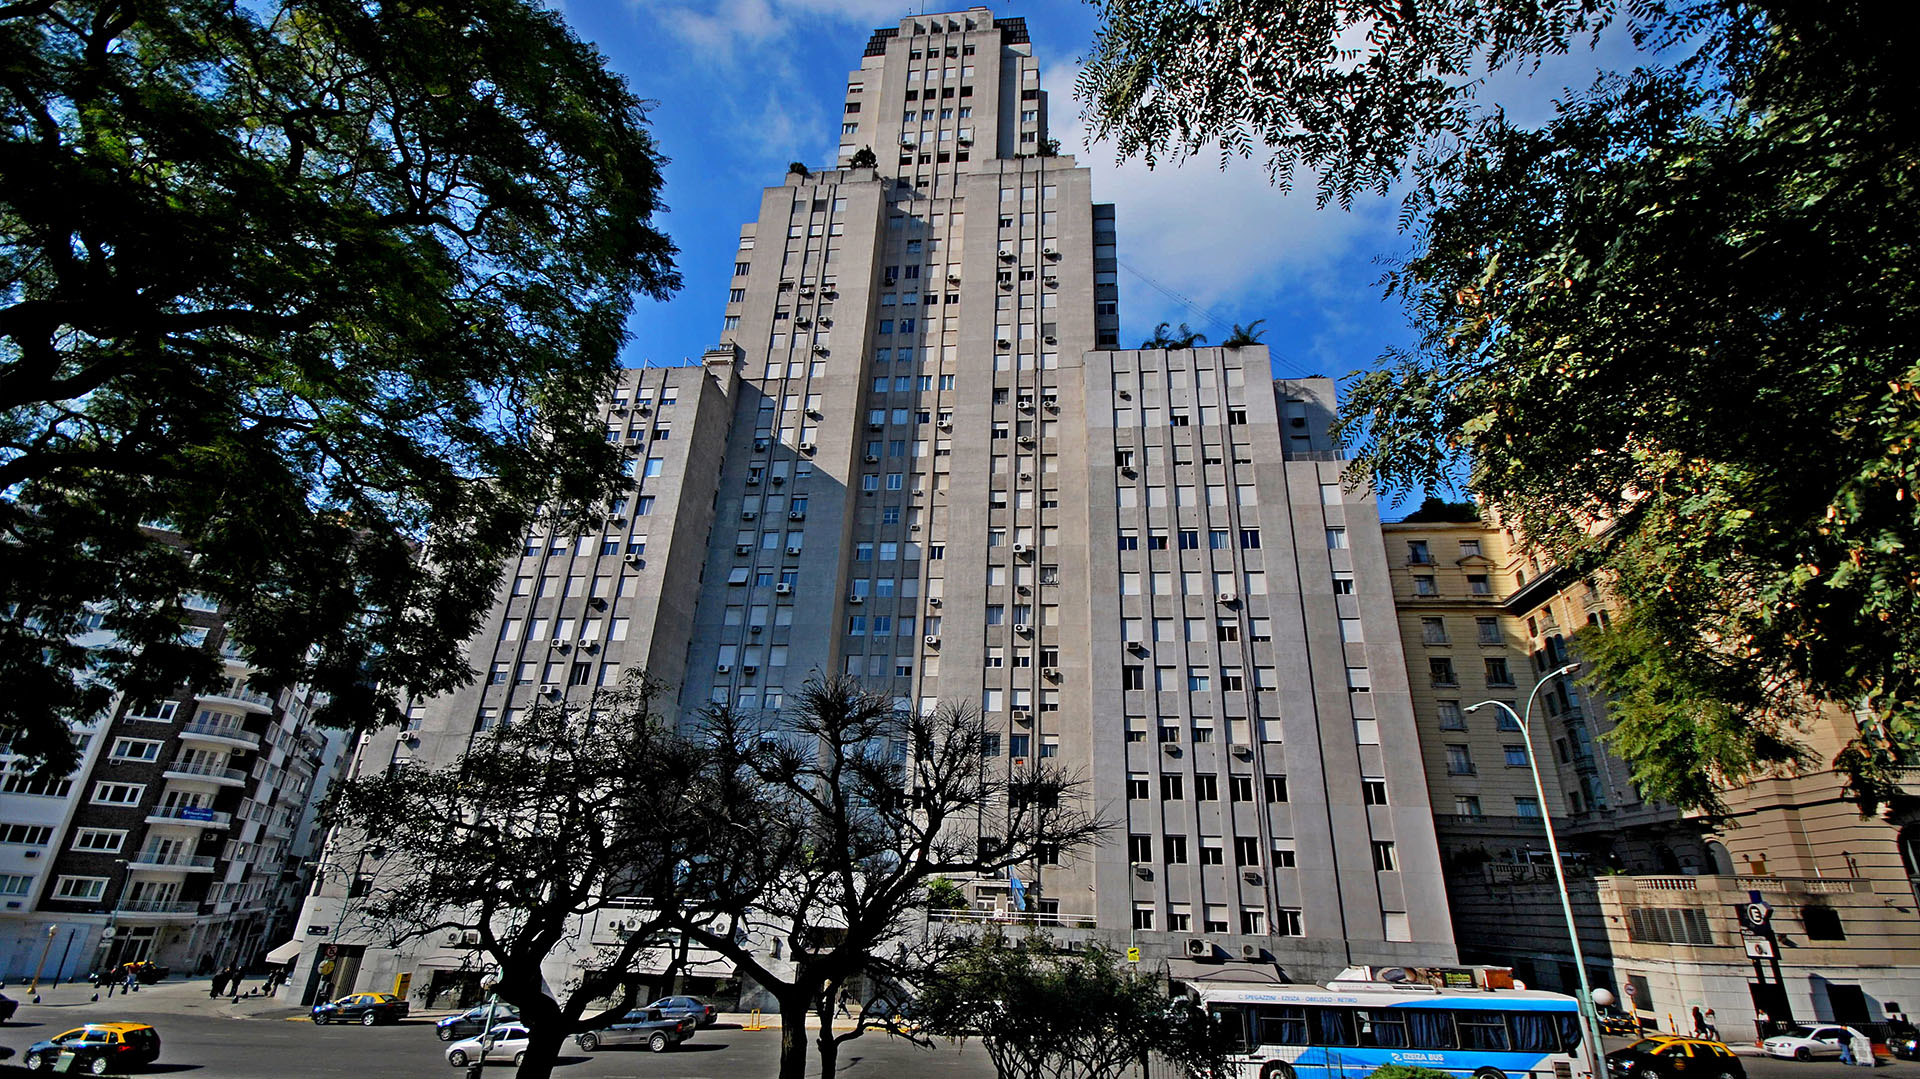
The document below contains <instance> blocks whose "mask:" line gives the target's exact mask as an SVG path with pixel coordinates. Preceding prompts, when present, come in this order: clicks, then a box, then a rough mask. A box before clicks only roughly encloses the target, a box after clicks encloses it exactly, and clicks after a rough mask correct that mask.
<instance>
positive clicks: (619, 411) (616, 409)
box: [613, 405, 627, 416]
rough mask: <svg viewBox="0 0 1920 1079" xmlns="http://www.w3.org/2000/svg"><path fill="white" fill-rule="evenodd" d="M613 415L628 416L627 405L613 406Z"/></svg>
mask: <svg viewBox="0 0 1920 1079" xmlns="http://www.w3.org/2000/svg"><path fill="white" fill-rule="evenodd" d="M613 414H614V415H616V416H624V415H626V414H627V406H625V405H615V406H613Z"/></svg>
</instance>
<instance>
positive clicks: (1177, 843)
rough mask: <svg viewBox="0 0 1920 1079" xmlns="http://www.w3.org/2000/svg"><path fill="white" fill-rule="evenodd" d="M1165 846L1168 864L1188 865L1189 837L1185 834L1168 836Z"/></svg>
mask: <svg viewBox="0 0 1920 1079" xmlns="http://www.w3.org/2000/svg"><path fill="white" fill-rule="evenodd" d="M1163 848H1164V849H1165V851H1166V855H1167V857H1166V862H1167V864H1168V865H1186V864H1187V837H1186V836H1183V835H1170V836H1168V837H1167V838H1166V842H1165V843H1164V844H1163Z"/></svg>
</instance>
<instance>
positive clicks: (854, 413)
mask: <svg viewBox="0 0 1920 1079" xmlns="http://www.w3.org/2000/svg"><path fill="white" fill-rule="evenodd" d="M869 153H871V155H872V161H873V163H872V164H867V158H868V154H869ZM856 160H858V161H860V162H861V164H860V165H859V166H856V165H855V162H856ZM1117 246H1118V241H1117V236H1116V228H1115V220H1114V214H1113V210H1112V207H1110V206H1100V205H1096V204H1095V203H1094V202H1093V192H1092V178H1091V175H1090V173H1089V172H1088V170H1087V169H1085V168H1082V167H1080V166H1079V165H1077V164H1076V163H1075V162H1074V160H1073V159H1072V158H1070V157H1065V156H1060V155H1058V154H1057V152H1056V150H1055V146H1054V144H1053V143H1052V142H1051V141H1050V139H1049V137H1048V128H1047V98H1046V95H1045V92H1044V91H1043V90H1042V89H1041V87H1040V82H1039V67H1038V64H1037V62H1036V60H1035V59H1034V57H1033V55H1032V51H1031V48H1030V46H1029V44H1028V39H1027V32H1026V26H1025V23H1024V21H1023V20H1021V19H1017V18H1011V19H1010V18H995V17H994V16H993V14H992V13H991V12H990V11H989V10H987V9H985V8H975V9H972V10H968V11H957V12H952V13H948V14H939V15H922V16H916V17H912V18H908V19H905V20H903V21H902V22H901V23H900V24H899V25H898V26H895V27H887V28H884V29H881V30H877V31H875V32H874V34H873V36H872V37H871V38H870V39H869V40H868V42H867V45H866V49H865V53H864V55H863V57H862V59H861V62H860V66H859V67H858V69H856V70H854V71H853V72H851V73H850V74H849V76H848V78H847V82H846V86H845V97H844V114H843V126H842V136H841V146H840V152H839V161H838V163H837V167H835V168H832V169H823V170H819V171H801V170H798V169H796V170H795V171H793V172H790V173H789V175H788V176H787V177H786V179H785V182H784V183H782V184H781V185H779V186H777V187H770V188H767V189H766V190H765V191H764V192H763V193H762V195H761V199H760V207H759V213H758V215H757V217H756V219H755V220H754V221H753V222H751V223H749V224H747V225H746V226H745V227H744V228H743V229H742V230H741V234H740V240H739V247H738V250H737V253H736V254H735V257H734V277H733V281H732V286H731V291H730V293H729V296H728V298H727V304H726V307H725V310H724V315H723V323H722V329H721V333H720V338H719V343H718V344H716V345H715V346H713V347H712V348H710V349H709V350H708V351H707V353H706V355H705V357H704V360H703V363H702V365H701V367H699V368H678V369H670V370H646V371H634V372H630V373H629V377H628V379H627V380H626V382H625V383H624V384H623V386H622V388H621V389H620V390H619V391H618V392H617V393H616V395H615V397H614V399H612V400H611V401H610V402H609V403H608V406H607V409H606V414H605V418H606V422H607V433H608V438H609V439H610V440H615V441H618V442H620V443H622V444H624V445H627V446H630V447H632V451H631V452H632V455H633V458H634V461H635V481H636V487H635V489H634V491H633V492H632V494H631V496H630V497H629V498H628V499H623V500H622V502H621V503H619V504H616V505H615V506H614V507H613V513H612V514H611V521H612V524H611V525H610V526H609V530H608V531H607V532H606V533H604V534H594V535H586V536H580V535H535V536H531V537H529V539H528V541H527V546H526V548H525V551H524V554H523V556H522V557H521V558H518V559H515V560H514V562H513V563H512V564H511V565H509V566H508V567H506V569H505V571H504V574H503V587H502V589H501V595H500V599H499V604H498V606H497V608H496V611H495V615H494V618H493V619H492V621H491V622H490V624H489V625H488V626H487V627H486V628H485V629H484V630H483V631H482V633H481V634H480V635H479V636H478V637H477V638H476V640H475V642H474V645H473V653H472V654H473V661H474V664H475V666H476V669H477V670H479V671H480V672H481V674H482V678H481V681H480V683H479V684H477V685H475V686H473V687H470V688H469V689H468V690H466V691H463V692H461V693H458V694H455V695H453V696H451V697H448V698H445V699H442V700H438V701H433V702H427V703H426V704H425V705H424V707H423V708H422V709H421V712H420V719H419V724H418V729H417V730H415V731H412V732H408V733H407V734H405V735H404V736H403V739H402V740H401V741H399V742H397V743H396V742H391V741H389V742H381V743H377V744H376V745H375V746H373V747H371V748H370V752H371V753H373V754H375V755H376V756H377V755H378V754H380V753H382V752H391V753H393V754H395V755H396V758H398V757H407V756H412V755H424V756H426V757H429V758H431V759H448V758H450V757H451V756H452V755H453V754H454V753H456V752H458V750H459V749H460V748H463V747H464V746H465V745H466V743H467V741H468V740H469V739H470V738H471V737H472V735H473V733H474V732H475V731H476V730H479V729H484V728H485V727H487V726H488V725H490V724H492V723H494V722H500V721H503V720H507V719H509V718H510V717H511V715H512V714H513V710H514V709H516V708H525V707H528V706H529V704H530V703H531V702H532V701H534V700H535V699H536V697H537V696H538V695H540V694H545V695H547V696H548V697H549V698H561V697H566V696H568V695H572V694H585V693H589V692H591V689H592V687H593V686H595V685H597V684H601V683H603V682H604V681H605V680H607V679H609V678H610V677H612V676H614V675H615V674H617V673H618V672H619V671H620V670H622V669H626V668H632V667H636V666H644V667H645V668H646V669H647V670H648V671H649V672H650V673H651V674H653V675H654V676H656V677H660V678H663V679H665V680H667V681H669V682H671V683H675V684H678V685H679V687H680V697H679V713H680V715H682V716H689V715H692V714H694V713H696V712H697V711H698V710H699V709H701V708H703V707H705V706H706V705H707V704H709V703H711V702H715V701H726V702H729V703H731V704H734V705H736V706H739V707H742V708H744V709H748V710H767V711H772V712H777V711H778V709H779V708H780V707H781V706H782V704H783V702H784V699H785V697H786V695H787V694H790V693H791V692H793V691H794V690H795V689H796V688H798V687H799V686H800V685H802V684H803V683H804V682H805V681H806V680H808V679H809V678H813V677H817V676H821V675H826V674H831V673H845V674H850V675H856V676H858V677H860V678H862V679H864V680H865V681H866V682H867V683H868V684H869V685H870V686H872V687H874V688H876V689H881V690H883V691H885V692H888V693H890V694H892V695H893V696H894V697H896V698H897V699H898V700H899V701H900V703H901V706H902V707H908V708H919V707H927V706H929V705H930V704H931V703H932V702H934V701H938V700H947V699H960V700H965V701H968V702H972V703H977V705H978V706H979V708H980V709H981V711H982V713H983V714H984V717H985V721H986V725H987V726H986V734H985V737H984V738H983V739H982V746H981V754H982V766H983V767H986V768H998V769H1004V768H1011V767H1015V766H1016V765H1017V762H1020V761H1024V760H1027V759H1034V758H1049V759H1052V760H1053V762H1054V763H1057V764H1060V765H1063V766H1065V767H1067V768H1069V769H1070V770H1073V771H1076V772H1078V773H1079V774H1081V775H1082V776H1084V777H1085V778H1086V780H1087V781H1088V789H1089V792H1090V796H1091V797H1092V798H1093V799H1094V800H1095V801H1096V802H1097V803H1098V806H1099V808H1100V809H1101V810H1102V811H1103V812H1104V813H1105V814H1106V815H1107V816H1108V817H1109V818H1111V819H1113V820H1114V821H1115V822H1116V829H1115V834H1113V835H1112V836H1111V837H1110V839H1109V841H1108V842H1107V843H1106V844H1104V845H1103V846H1101V847H1100V848H1098V849H1096V850H1093V851H1088V852H1083V853H1082V854H1080V855H1079V856H1078V857H1069V858H1063V859H1061V861H1060V864H1044V865H1033V866H1029V867H1025V868H1023V869H1022V870H1020V871H1019V873H1018V876H1019V877H1020V879H1021V881H1022V884H1023V887H1021V888H1018V889H1016V888H1015V887H1014V885H1013V882H1012V881H1011V880H1010V879H1008V878H998V879H989V880H976V881H967V882H963V883H964V884H965V886H966V888H967V891H968V895H969V899H970V901H971V903H972V904H973V906H972V908H971V910H970V911H967V912H961V913H957V914H953V915H952V917H955V918H958V919H962V920H964V919H968V918H979V919H992V920H1001V921H1021V920H1029V921H1036V922H1038V923H1040V924H1042V925H1044V926H1048V927H1051V928H1052V929H1054V930H1056V931H1058V932H1060V933H1061V934H1063V935H1068V936H1073V935H1078V936H1083V937H1084V936H1088V935H1093V936H1098V937H1101V938H1103V939H1106V940H1108V941H1109V942H1120V943H1122V944H1125V943H1129V942H1130V943H1132V944H1135V945H1137V946H1139V947H1141V948H1142V950H1143V952H1145V953H1146V958H1147V959H1148V960H1149V961H1158V960H1161V959H1171V960H1173V961H1175V962H1177V963H1187V962H1202V963H1208V962H1227V961H1233V962H1240V961H1247V960H1253V961H1259V962H1264V963H1273V962H1278V963H1280V964H1281V965H1282V966H1284V967H1285V968H1286V969H1287V971H1288V972H1289V973H1290V974H1292V975H1293V976H1295V977H1303V978H1304V977H1315V976H1324V975H1328V974H1332V973H1334V972H1337V971H1338V970H1339V969H1340V968H1342V967H1344V966H1346V965H1348V964H1349V963H1379V964H1395V965H1404V964H1418V963H1445V962H1451V961H1452V959H1453V954H1454V948H1453V941H1452V936H1451V930H1450V928H1449V925H1448V918H1447V910H1446V901H1445V895H1444V892H1443V890H1442V887H1441V883H1440V867H1439V859H1438V854H1437V850H1436V846H1435V840H1434V834H1433V825H1432V819H1431V814H1430V811H1429V809H1428V795H1427V789H1426V782H1425V778H1424V774H1423V771H1422V767H1421V760H1420V752H1419V748H1418V745H1417V742H1416V740H1415V731H1414V725H1413V717H1412V710H1411V706H1410V704H1409V697H1408V691H1407V685H1406V675H1405V664H1404V660H1403V658H1402V655H1401V648H1400V643H1399V635H1398V633H1399V631H1398V627H1397V623H1396V618H1395V613H1394V608H1393V597H1392V589H1391V586H1390V583H1389V580H1388V576H1387V570H1386V563H1385V554H1384V548H1383V546H1382V541H1381V535H1380V528H1379V521H1378V514H1377V510H1376V507H1375V505H1374V502H1373V499H1372V498H1371V496H1370V495H1366V494H1364V493H1355V492H1351V491H1347V490H1344V489H1343V488H1342V486H1341V484H1340V473H1341V469H1342V467H1343V461H1342V459H1341V457H1340V455H1339V453H1338V451H1337V448H1336V447H1335V446H1334V445H1333V444H1332V443H1331V442H1330V441H1329V436H1328V434H1327V429H1328V425H1329V423H1330V421H1331V419H1332V409H1333V387H1332V384H1331V383H1330V382H1328V381H1327V380H1325V379H1308V380H1303V381H1298V382H1283V383H1275V382H1273V381H1272V377H1271V373H1270V366H1269V360H1268V356H1267V352H1266V349H1265V348H1264V347H1259V346H1250V347H1245V348H1211V349H1209V348H1200V349H1178V350H1172V351H1161V350H1150V351H1133V350H1120V349H1119V348H1118V345H1119V341H1118V332H1119V331H1118V325H1119V314H1118V302H1119V291H1118V281H1117V279H1116V277H1117V269H1118V262H1117ZM410 742H417V743H418V745H417V747H416V746H414V745H412V744H410ZM374 763H376V764H378V763H384V762H383V761H375V762H374ZM364 766H366V765H365V764H364V763H363V767H364ZM1122 822H1123V823H1122ZM989 826H990V825H989V824H988V823H983V824H982V827H989ZM1016 895H1020V896H1021V898H1020V899H1016V898H1015V897H1016ZM309 916H310V917H309V921H315V920H316V919H317V921H318V924H322V925H326V924H328V923H327V919H328V918H329V917H331V915H329V914H328V913H327V908H326V907H325V905H324V903H322V904H320V905H318V906H312V905H310V910H309ZM457 953H458V949H457V948H449V949H447V950H445V951H443V952H440V953H433V954H428V953H422V954H420V955H416V956H413V957H411V958H408V957H390V958H389V957H381V958H376V957H374V956H367V957H365V962H366V963H367V964H368V970H369V971H374V970H379V971H385V970H386V969H388V965H389V964H391V965H392V969H394V970H395V971H398V970H402V969H414V968H413V967H408V966H407V964H408V963H409V962H411V963H413V964H415V966H419V967H432V968H436V969H442V970H445V969H450V968H451V967H452V966H455V965H457V962H458V959H459V956H458V954H457ZM354 958H355V962H356V963H358V962H360V961H361V960H360V958H359V955H358V953H354ZM369 976H371V975H369ZM448 977H449V978H451V977H452V976H451V975H448ZM421 981H424V977H416V982H421ZM367 984H373V982H371V981H370V982H368V983H367ZM345 987H346V986H345V985H341V984H336V986H335V988H336V989H343V988H345Z"/></svg>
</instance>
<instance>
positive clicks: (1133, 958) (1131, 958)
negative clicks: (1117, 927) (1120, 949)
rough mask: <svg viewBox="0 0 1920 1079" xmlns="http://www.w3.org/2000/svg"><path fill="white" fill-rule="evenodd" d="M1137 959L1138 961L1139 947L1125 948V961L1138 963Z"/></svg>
mask: <svg viewBox="0 0 1920 1079" xmlns="http://www.w3.org/2000/svg"><path fill="white" fill-rule="evenodd" d="M1139 961H1140V949H1138V948H1128V949H1127V962H1129V963H1138V962H1139Z"/></svg>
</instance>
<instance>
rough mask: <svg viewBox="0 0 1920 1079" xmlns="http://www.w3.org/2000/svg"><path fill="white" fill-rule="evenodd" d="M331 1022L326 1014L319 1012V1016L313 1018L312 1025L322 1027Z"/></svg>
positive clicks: (330, 1017) (330, 1018)
mask: <svg viewBox="0 0 1920 1079" xmlns="http://www.w3.org/2000/svg"><path fill="white" fill-rule="evenodd" d="M331 1022H333V1017H332V1016H330V1015H328V1014H327V1013H326V1012H321V1013H320V1014H318V1015H316V1016H314V1017H313V1024H314V1025H315V1026H321V1027H324V1026H326V1025H327V1024H328V1023H331Z"/></svg>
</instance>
